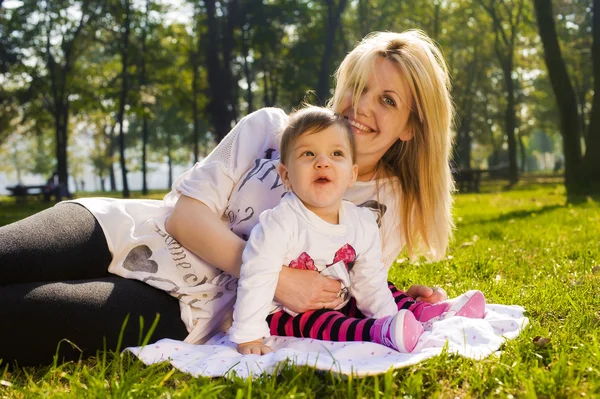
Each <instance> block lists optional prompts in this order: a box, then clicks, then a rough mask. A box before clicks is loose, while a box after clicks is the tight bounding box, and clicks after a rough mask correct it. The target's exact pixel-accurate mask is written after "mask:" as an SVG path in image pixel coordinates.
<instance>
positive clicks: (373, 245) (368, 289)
mask: <svg viewBox="0 0 600 399" xmlns="http://www.w3.org/2000/svg"><path fill="white" fill-rule="evenodd" d="M357 210H358V215H359V217H358V218H357V219H358V220H357V221H356V225H355V226H353V227H354V228H356V229H359V231H362V232H363V234H358V235H357V237H359V239H360V240H361V242H360V244H361V246H359V248H360V249H361V251H360V252H359V253H358V254H357V255H358V256H357V259H356V262H355V264H354V267H353V268H352V270H351V271H350V282H351V284H352V286H351V292H352V296H354V298H355V299H356V305H357V307H358V308H359V309H360V311H361V312H362V313H363V314H364V315H365V316H367V317H375V318H380V317H384V316H391V315H395V314H396V313H398V308H397V307H396V302H395V301H394V297H393V296H392V292H391V291H390V289H389V288H388V283H387V282H388V269H387V267H385V265H384V263H383V262H382V260H381V239H380V238H379V228H378V227H377V222H376V221H375V217H374V216H373V214H372V213H371V211H369V210H367V209H364V208H359V209H357Z"/></svg>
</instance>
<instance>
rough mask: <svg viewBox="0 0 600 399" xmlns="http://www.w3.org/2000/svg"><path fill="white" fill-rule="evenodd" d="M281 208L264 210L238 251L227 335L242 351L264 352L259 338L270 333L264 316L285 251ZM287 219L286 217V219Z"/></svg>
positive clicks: (285, 241)
mask: <svg viewBox="0 0 600 399" xmlns="http://www.w3.org/2000/svg"><path fill="white" fill-rule="evenodd" d="M280 210H281V208H275V209H273V210H269V211H265V212H263V213H262V214H261V215H260V218H259V224H257V225H256V226H255V227H254V228H253V229H252V233H250V238H249V239H248V243H247V245H246V248H245V249H244V252H243V254H242V262H243V263H242V268H241V272H240V279H239V282H238V288H237V299H236V302H235V307H234V310H233V324H232V326H231V329H230V330H229V334H230V339H231V341H232V342H235V343H237V344H238V349H239V351H240V352H241V353H243V354H248V353H261V354H262V353H268V350H267V349H268V348H267V347H266V346H264V345H263V344H262V338H264V337H268V336H270V333H269V326H268V324H267V322H266V318H267V316H268V315H269V310H270V309H271V304H272V302H273V298H274V295H275V288H276V287H277V280H278V278H279V271H280V270H281V265H282V264H283V260H284V257H285V254H286V252H287V249H286V248H287V244H288V243H289V242H290V240H289V239H288V232H289V230H290V229H289V227H292V228H293V226H284V225H283V223H284V221H285V218H283V217H282V215H281V214H280ZM286 222H287V221H286Z"/></svg>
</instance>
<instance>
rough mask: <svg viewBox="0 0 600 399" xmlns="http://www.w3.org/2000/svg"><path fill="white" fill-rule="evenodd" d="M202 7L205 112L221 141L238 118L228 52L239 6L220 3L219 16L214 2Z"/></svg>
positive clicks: (233, 0) (231, 3)
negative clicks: (206, 92)
mask: <svg viewBox="0 0 600 399" xmlns="http://www.w3.org/2000/svg"><path fill="white" fill-rule="evenodd" d="M204 4H205V6H206V16H207V28H208V32H207V40H208V43H207V46H206V67H207V70H208V81H209V87H210V94H211V95H210V102H209V104H208V109H207V111H208V114H209V115H210V118H211V120H212V124H213V127H214V130H215V135H216V137H217V140H218V141H221V140H222V139H223V137H225V135H226V134H227V133H228V132H229V130H230V129H231V123H232V122H233V121H235V119H236V117H237V115H236V110H237V105H236V100H235V99H234V87H233V86H234V79H233V74H232V68H231V53H232V51H233V46H234V40H233V35H234V29H235V27H236V26H238V24H237V19H236V18H237V17H238V14H237V7H238V3H237V0H229V1H228V2H225V3H224V4H221V3H219V5H220V14H221V15H222V16H221V17H218V16H217V7H216V6H217V4H216V2H215V1H214V0H207V1H205V2H204ZM219 44H221V46H219Z"/></svg>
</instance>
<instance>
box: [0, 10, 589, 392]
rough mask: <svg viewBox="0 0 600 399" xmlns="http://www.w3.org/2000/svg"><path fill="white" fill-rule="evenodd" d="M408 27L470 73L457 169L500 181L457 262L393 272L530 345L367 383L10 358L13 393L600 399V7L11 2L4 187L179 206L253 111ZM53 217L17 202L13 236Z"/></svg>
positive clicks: (408, 265) (288, 372) (3, 60)
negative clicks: (507, 308)
mask: <svg viewBox="0 0 600 399" xmlns="http://www.w3.org/2000/svg"><path fill="white" fill-rule="evenodd" d="M595 10H598V11H597V12H595ZM409 28H419V29H422V30H424V31H425V32H426V33H427V34H428V35H430V36H431V37H433V38H434V40H436V42H437V43H439V45H440V47H441V48H442V50H443V52H444V54H445V57H446V59H447V61H448V64H449V66H450V69H451V73H452V79H453V89H452V95H453V98H454V102H455V105H456V111H457V115H456V120H455V129H454V131H455V136H456V137H455V147H454V151H453V153H454V160H453V167H454V168H458V169H462V170H466V169H472V170H476V169H484V170H485V169H495V170H499V171H502V173H500V174H498V175H496V176H489V174H486V175H485V176H484V179H483V181H482V183H481V187H480V192H479V193H459V194H458V195H456V196H455V208H454V215H455V221H456V227H457V228H456V231H455V235H454V239H453V241H452V243H451V245H450V247H449V250H448V253H447V256H446V257H445V258H444V259H443V260H441V261H439V262H430V261H427V260H425V259H418V260H415V261H410V260H408V259H407V257H406V254H401V255H400V257H399V258H398V259H397V260H396V262H395V263H394V264H393V265H392V267H391V269H390V274H389V278H390V280H391V281H393V282H394V283H395V284H396V285H397V286H399V287H408V286H409V285H410V284H413V283H425V284H429V285H438V286H442V287H444V288H445V289H446V290H447V291H448V293H449V294H450V296H455V295H458V294H460V293H461V292H464V291H465V290H468V289H479V290H481V291H483V292H484V293H485V295H486V298H487V300H488V302H490V303H501V304H519V305H522V306H524V307H525V309H526V311H527V315H528V317H529V319H530V326H529V327H528V328H527V329H525V331H523V333H522V334H521V335H520V336H519V337H518V338H517V339H515V340H511V341H508V342H506V343H505V344H504V345H502V347H501V348H500V350H499V351H498V352H497V353H496V355H494V356H490V357H489V358H486V359H483V360H480V361H474V360H470V359H465V358H461V357H458V356H456V355H451V354H446V353H444V354H442V355H440V356H438V357H436V358H434V359H430V360H429V361H427V362H424V363H420V364H417V365H414V366H411V367H408V368H403V369H397V370H390V371H388V372H387V373H385V374H383V375H380V376H375V377H368V378H361V379H356V378H351V377H349V378H345V377H342V376H339V375H335V374H332V373H322V372H318V371H315V370H314V369H312V368H308V367H296V366H294V365H290V364H287V365H285V366H283V367H282V368H281V369H280V370H278V373H276V375H274V376H261V377H260V378H259V379H257V380H243V379H239V378H235V377H234V378H231V379H225V378H216V379H209V378H193V377H191V376H189V375H186V374H184V373H181V372H179V371H177V370H176V369H174V368H172V367H170V366H169V365H168V364H162V365H155V366H150V367H145V366H143V365H142V364H141V363H140V362H138V361H136V360H135V359H132V358H131V357H130V356H127V355H123V354H121V353H120V351H119V350H116V351H108V352H101V353H98V356H96V357H94V358H91V359H86V360H84V361H80V362H69V363H66V364H60V363H57V364H53V365H50V366H47V367H34V368H18V367H17V368H15V369H12V370H9V369H7V368H6V366H5V365H4V364H3V363H2V362H1V361H0V396H2V397H8V398H12V397H16V398H23V397H26V398H34V397H49V396H50V397H73V398H84V397H90V398H97V397H151V398H156V397H164V398H170V397H203V398H213V397H214V398H219V399H220V398H223V397H235V398H244V397H248V398H250V397H265V398H267V397H271V398H272V397H289V398H297V397H305V398H323V397H327V398H329V397H331V398H334V397H340V398H342V397H356V398H362V397H374V398H381V397H404V398H421V397H427V398H428V397H443V398H445V397H448V398H456V397H486V398H487V397H499V398H514V397H527V398H529V397H531V398H534V397H542V398H554V397H561V398H562V397H578V398H580V397H588V396H589V397H600V293H599V287H600V202H599V201H600V196H599V195H598V191H597V190H598V187H599V186H600V185H599V184H598V181H599V174H600V165H599V164H598V162H600V156H598V155H597V154H598V153H600V144H599V141H600V122H599V118H600V94H599V96H595V93H600V0H593V1H590V0H587V1H584V0H553V1H550V0H535V1H533V0H457V1H450V0H448V1H442V0H373V1H365V0H323V1H307V0H272V1H271V0H269V1H267V0H263V1H259V0H256V1H250V0H228V1H225V0H224V1H220V2H215V1H184V0H180V1H177V2H175V1H173V2H167V1H160V2H159V1H157V0H136V1H130V0H52V1H34V0H21V1H18V0H0V190H3V189H4V188H5V186H7V185H9V184H10V185H14V184H15V183H16V182H18V181H22V182H23V183H25V184H40V183H43V182H45V181H46V179H47V178H48V176H50V175H51V174H52V173H53V171H55V170H56V171H58V174H59V178H60V180H61V181H62V182H67V181H68V182H69V183H70V188H71V190H72V191H77V192H76V193H75V195H76V196H84V195H107V196H113V197H123V196H131V197H140V196H143V197H145V198H155V199H160V198H162V196H164V194H165V193H166V192H167V191H168V190H169V188H170V184H171V181H172V180H173V179H174V178H176V177H177V175H178V174H179V173H180V172H181V171H183V170H185V169H187V168H189V167H190V166H191V165H192V164H193V162H195V161H196V160H198V159H201V158H202V157H203V156H204V155H206V154H207V153H208V152H209V151H210V150H211V148H213V147H214V145H215V144H216V143H217V142H218V141H219V140H220V139H221V138H222V137H223V135H224V134H226V133H227V131H228V130H229V129H230V127H231V126H232V124H234V123H235V121H238V120H239V119H241V118H242V117H243V116H244V115H246V114H247V113H248V112H250V111H252V110H255V109H258V108H260V107H263V106H277V107H282V108H283V109H284V110H286V111H289V110H291V109H292V108H293V107H296V106H298V105H299V104H300V103H301V102H302V101H305V100H306V101H309V102H312V103H320V102H322V101H325V100H327V98H328V97H329V96H330V95H331V90H332V85H333V81H332V74H333V72H334V70H335V67H336V66H337V65H338V64H339V62H340V60H341V59H342V58H343V57H344V55H345V54H346V53H347V52H348V51H349V50H350V49H352V47H353V46H354V45H355V43H356V42H357V41H358V40H360V38H362V37H363V36H364V35H365V34H367V33H368V32H370V31H374V30H391V31H402V30H404V29H409ZM540 32H542V33H543V39H542V37H541V36H540ZM307 93H308V94H307ZM594 154H596V155H595V156H594ZM124 172H127V173H124ZM144 176H145V178H144ZM490 177H495V178H494V179H491V178H490ZM82 179H83V180H84V181H85V189H86V191H88V190H93V191H94V192H93V193H83V192H81V187H76V184H75V182H80V181H81V180H82ZM123 182H127V183H126V184H125V185H124V184H123ZM144 182H146V183H145V184H144ZM77 184H78V185H79V183H77ZM103 189H104V190H105V191H104V192H102V191H103ZM150 189H152V191H150V192H148V193H147V194H144V191H148V190H150ZM51 205H52V203H43V202H40V201H38V200H37V199H35V198H30V199H28V200H27V201H26V203H17V201H15V200H14V199H13V198H9V197H6V196H0V226H2V225H5V224H8V223H11V222H14V221H17V220H19V219H22V218H24V217H26V216H28V215H30V214H32V213H34V212H36V211H39V210H42V209H44V208H47V207H48V206H51ZM0 306H1V305H0ZM99 322H101V321H99ZM130 322H136V321H130ZM149 324H150V321H147V324H146V326H148V325H149ZM7 327H8V328H10V327H9V326H4V325H3V324H2V323H1V321H0V328H7ZM144 332H147V329H146V330H145V331H144ZM147 337H149V334H148V335H147ZM63 344H69V343H68V342H65V343H63ZM117 349H118V348H117Z"/></svg>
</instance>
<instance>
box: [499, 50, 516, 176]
mask: <svg viewBox="0 0 600 399" xmlns="http://www.w3.org/2000/svg"><path fill="white" fill-rule="evenodd" d="M509 57H510V58H511V60H510V61H509V62H506V63H505V65H503V67H502V71H503V72H504V88H505V90H506V95H507V103H506V110H505V112H504V124H505V130H506V137H507V139H508V180H509V182H510V184H516V183H517V182H518V181H519V170H518V167H517V140H516V137H515V129H516V126H517V123H516V114H515V102H516V101H515V82H514V80H513V78H512V71H513V65H512V57H513V55H512V50H511V51H510V55H509Z"/></svg>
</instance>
